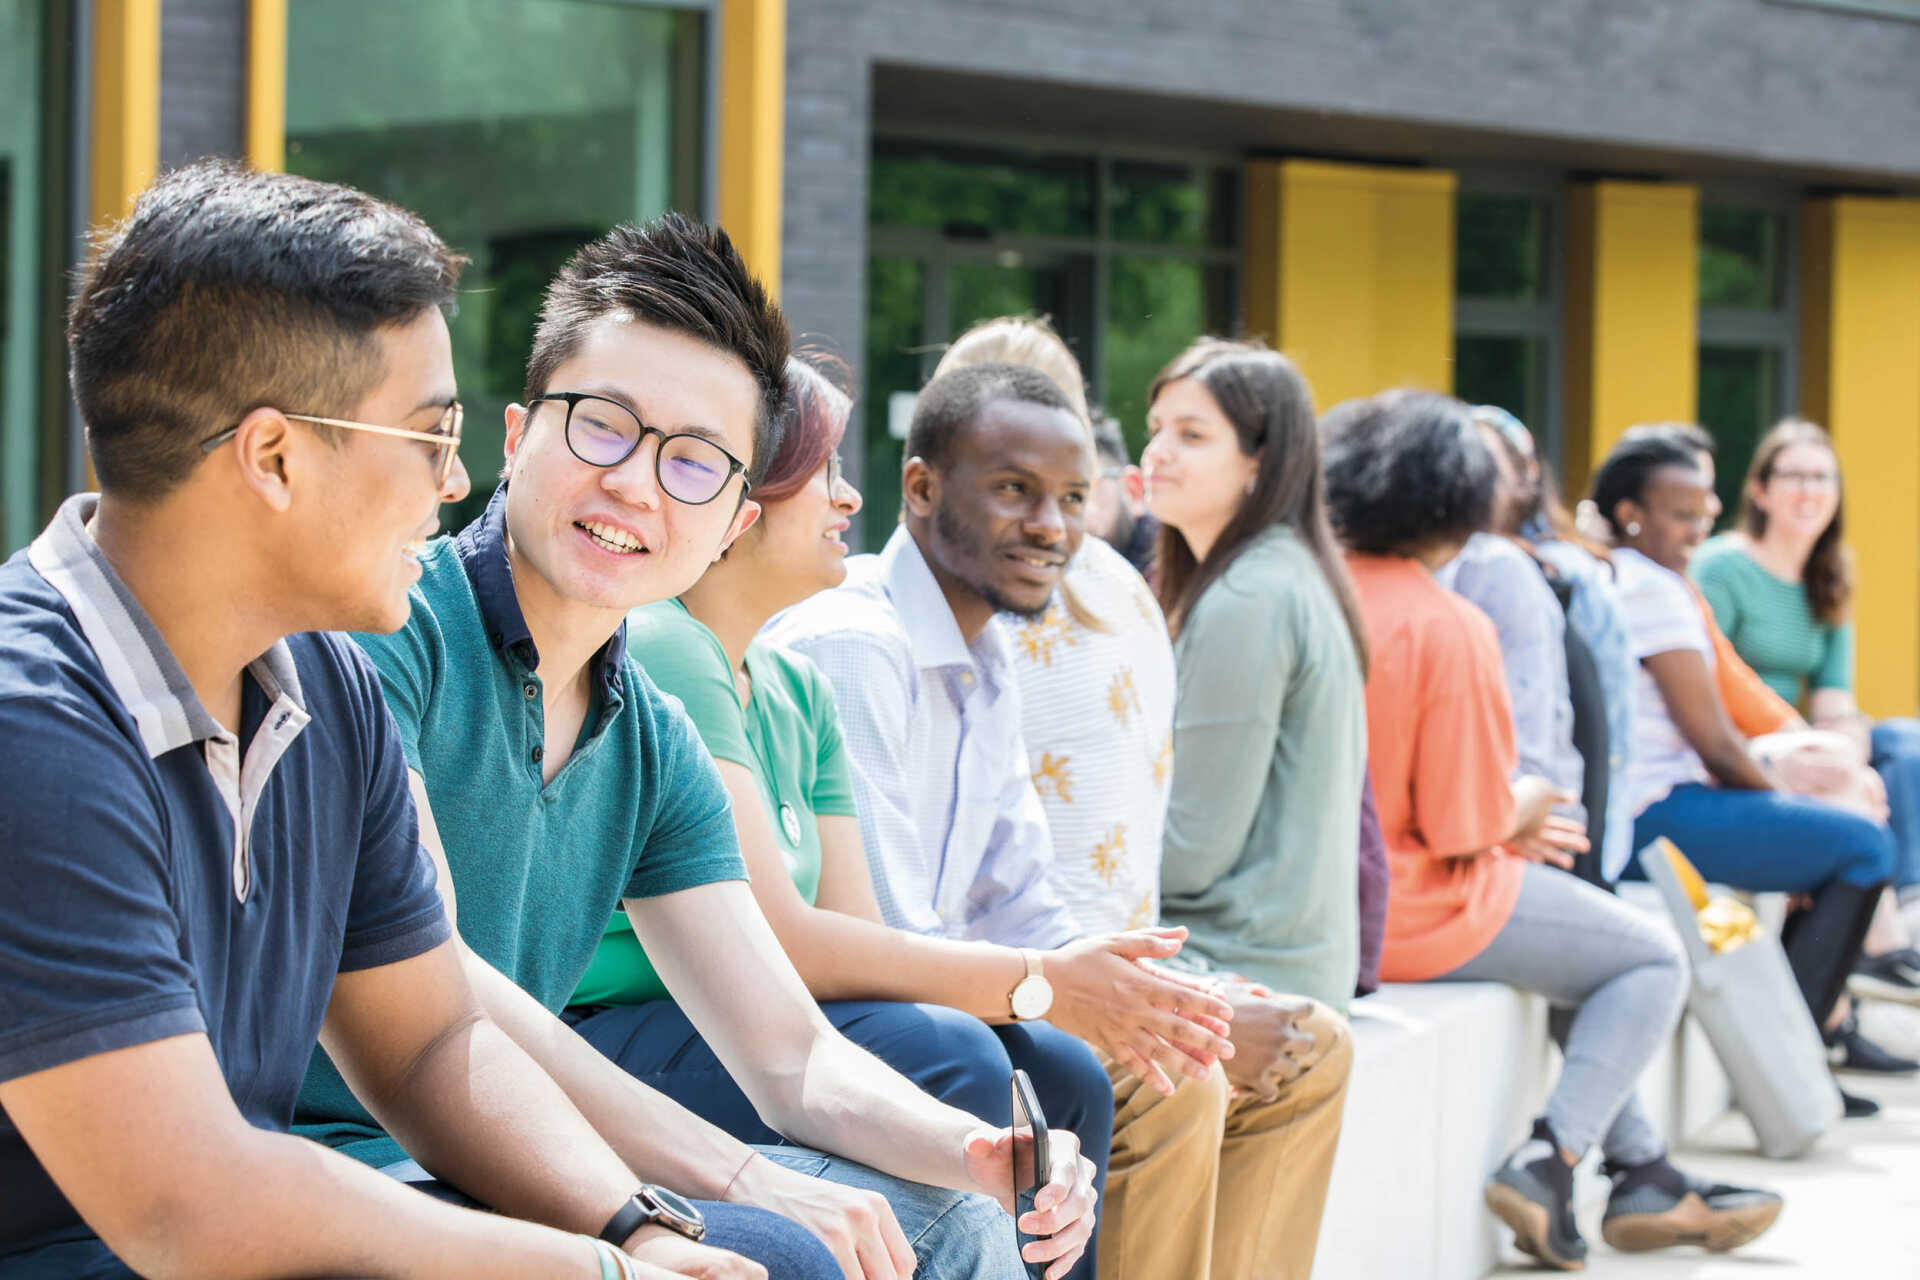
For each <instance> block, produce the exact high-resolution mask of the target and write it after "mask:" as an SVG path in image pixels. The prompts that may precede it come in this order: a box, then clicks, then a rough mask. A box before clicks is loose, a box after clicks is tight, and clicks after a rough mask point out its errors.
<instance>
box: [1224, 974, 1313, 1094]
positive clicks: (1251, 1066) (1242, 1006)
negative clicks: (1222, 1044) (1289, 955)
mask: <svg viewBox="0 0 1920 1280" xmlns="http://www.w3.org/2000/svg"><path fill="white" fill-rule="evenodd" d="M1221 994H1222V995H1224V996H1225V997H1226V998H1227V1000H1228V1002H1229V1003H1231V1004H1232V1005H1233V1047H1234V1050H1235V1052H1234V1055H1233V1057H1232V1058H1230V1059H1228V1061H1227V1064H1226V1072H1227V1083H1228V1084H1231V1085H1232V1086H1233V1087H1234V1088H1235V1089H1237V1090H1239V1091H1241V1092H1242V1093H1251V1094H1253V1095H1254V1096H1255V1097H1257V1098H1259V1099H1261V1100H1262V1101H1263V1102H1272V1101H1273V1100H1274V1099H1276V1098H1278V1097H1279V1096H1280V1086H1281V1085H1283V1084H1287V1083H1290V1082H1291V1081H1293V1080H1296V1079H1298V1078H1299V1076H1300V1073H1301V1072H1302V1071H1304V1070H1306V1068H1307V1064H1308V1063H1310V1062H1312V1061H1313V1059H1314V1057H1315V1055H1316V1054H1317V1053H1318V1052H1319V1048H1320V1046H1319V1045H1317V1044H1315V1043H1314V1039H1313V1033H1312V1032H1310V1031H1307V1030H1306V1029H1305V1028H1304V1027H1303V1026H1302V1025H1301V1024H1302V1023H1303V1022H1304V1021H1305V1020H1306V1018H1307V1016H1308V1015H1309V1014H1311V1013H1312V1012H1313V1001H1311V1000H1309V999H1307V998H1306V997H1305V996H1292V995H1276V994H1275V993H1274V992H1273V991H1271V990H1269V989H1268V988H1266V987H1263V986H1261V985H1260V984H1259V983H1257V982H1248V981H1245V980H1244V979H1240V978H1233V979H1229V980H1228V981H1227V983H1226V984H1225V986H1224V988H1223V989H1222V992H1221Z"/></svg>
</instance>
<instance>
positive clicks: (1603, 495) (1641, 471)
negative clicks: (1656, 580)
mask: <svg viewBox="0 0 1920 1280" xmlns="http://www.w3.org/2000/svg"><path fill="white" fill-rule="evenodd" d="M1662 467H1685V468H1686V469H1687V470H1689V471H1698V470H1699V469H1700V453H1699V450H1698V449H1696V448H1695V447H1694V446H1693V444H1692V443H1690V442H1689V441H1688V440H1687V439H1686V438H1685V437H1684V436H1682V435H1680V434H1679V433H1677V432H1674V431H1669V430H1664V429H1663V430H1657V431H1629V432H1628V433H1627V434H1626V435H1624V436H1622V437H1621V438H1620V443H1619V444H1616V445H1615V446H1613V452H1611V453H1609V454H1608V455H1607V460H1606V461H1605V462H1602V463H1601V464H1600V470H1598V471H1596V472H1595V473H1594V476H1593V505H1594V506H1596V507H1598V508H1599V509H1600V514H1601V515H1602V516H1605V517H1606V521H1607V526H1608V527H1609V528H1611V529H1612V530H1613V536H1614V537H1615V538H1616V539H1623V538H1625V537H1626V536H1627V531H1626V529H1625V528H1623V527H1622V526H1621V524H1620V521H1619V520H1618V519H1617V518H1616V517H1615V516H1614V514H1613V509H1614V508H1615V507H1617V506H1619V505H1620V503H1621V502H1622V501H1623V500H1625V499H1627V498H1631V499H1633V500H1634V501H1635V502H1639V501H1641V500H1642V499H1644V498H1645V496H1646V492H1647V481H1648V480H1649V479H1651V478H1652V476H1653V473H1654V472H1656V471H1658V470H1659V469H1660V468H1662Z"/></svg>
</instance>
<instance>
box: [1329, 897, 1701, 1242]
mask: <svg viewBox="0 0 1920 1280" xmlns="http://www.w3.org/2000/svg"><path fill="white" fill-rule="evenodd" d="M1625 896H1626V897H1627V899H1628V901H1630V902H1633V903H1634V904H1635V905H1636V906H1641V907H1644V908H1645V909H1647V910H1648V911H1649V912H1652V913H1655V914H1657V915H1658V916H1659V917H1660V918H1661V919H1662V920H1665V919H1666V913H1665V910H1664V908H1662V907H1661V905H1660V903H1659V900H1658V898H1657V897H1656V896H1654V895H1653V892H1652V890H1651V888H1650V887H1649V886H1646V885H1628V886H1626V887H1625ZM1352 1023H1353V1033H1354V1048H1355V1055H1354V1068H1353V1080H1352V1083H1351V1084H1350V1085H1349V1087H1348V1091H1347V1107H1346V1120H1345V1123H1344V1126H1343V1128H1342V1131H1341V1136H1340V1148H1339V1152H1338V1154H1337V1155H1336V1156H1335V1158H1334V1165H1333V1180H1332V1185H1331V1186H1330V1187H1329V1189H1328V1196H1327V1212H1326V1217H1325V1219H1324V1221H1323V1224H1322V1226H1321V1230H1320V1249H1319V1254H1318V1256H1317V1258H1316V1260H1315V1266H1314V1272H1313V1274H1314V1280H1376V1278H1385V1277H1391V1278H1392V1280H1481V1277H1483V1276H1485V1275H1487V1273H1488V1272H1490V1271H1491V1270H1493V1268H1494V1267H1495V1265H1496V1264H1497V1263H1498V1261H1499V1257H1500V1253H1499V1250H1500V1248H1501V1247H1502V1237H1503V1235H1504V1232H1503V1231H1502V1229H1501V1228H1500V1227H1499V1226H1498V1224H1497V1223H1495V1222H1494V1220H1493V1219H1492V1217H1491V1216H1490V1215H1489V1214H1488V1213H1487V1212H1486V1210H1485V1208H1484V1207H1483V1206H1482V1204H1481V1199H1480V1197H1481V1190H1482V1188H1483V1187H1484V1186H1485V1183H1486V1178H1487V1175H1488V1174H1489V1173H1490V1172H1491V1171H1492V1170H1493V1168H1494V1167H1495V1166H1496V1165H1497V1164H1498V1163H1499V1162H1500V1160H1501V1158H1502V1157H1503V1156H1505V1155H1506V1153H1507V1152H1508V1151H1509V1150H1511V1149H1512V1148H1513V1146H1514V1145H1515V1144H1516V1143H1518V1142H1519V1141H1520V1139H1521V1138H1522V1137H1524V1136H1525V1134H1526V1132H1527V1130H1528V1128H1529V1127H1530V1126H1531V1124H1532V1122H1533V1118H1534V1117H1535V1116H1537V1115H1539V1114H1540V1112H1541V1110H1542V1108H1543V1107H1544V1105H1545V1102H1546V1097H1547V1093H1548V1090H1549V1089H1550V1087H1551V1085H1552V1082H1553V1080H1554V1079H1555V1078H1556V1075H1557V1072H1558V1070H1559V1053H1558V1051H1557V1050H1556V1049H1554V1048H1553V1046H1552V1044H1551V1042H1550V1041H1549V1039H1548V1036H1547V1009H1546V1002H1545V1001H1543V1000H1541V999H1539V998H1538V997H1535V996H1526V995H1521V994H1520V993H1518V992H1516V991H1514V990H1513V989H1511V988H1509V987H1504V986H1496V985H1493V984H1489V983H1430V984H1420V985H1412V986H1392V985H1390V986H1387V987H1385V988H1383V989H1382V990H1380V991H1378V992H1376V993H1375V994H1373V995H1371V996H1368V997H1367V998H1366V999H1364V1000H1360V1001H1356V1002H1355V1004H1354V1006H1353V1011H1352ZM1641 1099H1642V1101H1643V1102H1645V1103H1646V1105H1647V1109H1648V1113H1649V1115H1650V1116H1651V1117H1652V1119H1653V1122H1654V1124H1655V1125H1657V1126H1659V1127H1660V1129H1661V1130H1662V1131H1663V1132H1664V1133H1665V1134H1666V1136H1667V1137H1668V1138H1669V1139H1670V1140H1672V1141H1676V1142H1677V1141H1681V1140H1684V1139H1685V1138H1687V1137H1690V1136H1692V1135H1694V1134H1696V1133H1699V1132H1700V1131H1701V1130H1702V1129H1703V1128H1705V1127H1706V1126H1707V1125H1708V1124H1710V1123H1711V1122H1712V1121H1714V1120H1715V1119H1717V1118H1718V1117H1719V1116H1720V1115H1722V1114H1723V1113H1724V1112H1725V1111H1726V1109H1727V1107H1728V1106H1729V1105H1730V1103H1731V1094H1730V1093H1729V1090H1728V1086H1727V1080H1726V1076H1725V1075H1724V1074H1723V1073H1722V1072H1721V1070H1720V1065H1719V1063H1718V1061H1717V1060H1716V1059H1715V1058H1714V1056H1713V1051H1712V1048H1711V1047H1710V1046H1709V1045H1708V1044H1707V1042H1706V1038H1705V1036H1703V1035H1702V1034H1701V1032H1700V1030H1699V1028H1698V1027H1697V1026H1695V1025H1694V1024H1693V1022H1692V1020H1691V1019H1688V1020H1686V1021H1685V1022H1683V1023H1682V1025H1681V1028H1680V1030H1679V1031H1678V1032H1677V1033H1676V1034H1675V1035H1674V1037H1673V1038H1672V1040H1671V1041H1670V1042H1669V1043H1668V1044H1667V1046H1666V1047H1665V1048H1664V1049H1663V1050H1662V1052H1661V1054H1660V1055H1659V1057H1657V1058H1656V1059H1655V1060H1654V1061H1653V1062H1652V1063H1651V1064H1650V1065H1649V1066H1648V1069H1647V1072H1646V1074H1645V1075H1644V1076H1643V1077H1642V1079H1641ZM1604 1194H1605V1187H1604V1184H1603V1183H1602V1182H1601V1181H1600V1180H1599V1178H1598V1177H1597V1176H1595V1175H1592V1174H1591V1173H1589V1174H1588V1175H1586V1176H1585V1177H1584V1178H1583V1180H1582V1182H1581V1184H1580V1197H1581V1199H1582V1201H1583V1202H1584V1201H1586V1200H1588V1199H1590V1198H1593V1197H1596V1196H1603V1195H1604Z"/></svg>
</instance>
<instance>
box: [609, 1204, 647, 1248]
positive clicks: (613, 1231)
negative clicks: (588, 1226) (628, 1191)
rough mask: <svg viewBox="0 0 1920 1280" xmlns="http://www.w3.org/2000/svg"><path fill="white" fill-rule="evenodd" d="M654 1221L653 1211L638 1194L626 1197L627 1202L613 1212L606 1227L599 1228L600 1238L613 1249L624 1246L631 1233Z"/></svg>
mask: <svg viewBox="0 0 1920 1280" xmlns="http://www.w3.org/2000/svg"><path fill="white" fill-rule="evenodd" d="M653 1220H654V1212H653V1210H651V1209H649V1208H647V1205H646V1202H645V1201H643V1200H641V1199H640V1197H639V1195H638V1194H635V1195H631V1196H628V1197H627V1202H626V1203H625V1204H623V1205H621V1206H620V1207H619V1208H618V1209H616V1210H615V1211H614V1214H613V1216H612V1217H611V1218H609V1219H607V1225H606V1226H604V1227H602V1228H600V1238H601V1239H602V1240H605V1241H606V1242H607V1243H608V1244H610V1245H612V1246H613V1247H614V1248H616V1249H617V1248H619V1247H620V1246H621V1245H623V1244H625V1243H626V1242H627V1240H628V1239H629V1238H631V1237H632V1235H633V1233H634V1232H636V1231H638V1230H639V1229H640V1228H642V1227H644V1226H646V1225H647V1224H648V1223H649V1222H652V1221H653Z"/></svg>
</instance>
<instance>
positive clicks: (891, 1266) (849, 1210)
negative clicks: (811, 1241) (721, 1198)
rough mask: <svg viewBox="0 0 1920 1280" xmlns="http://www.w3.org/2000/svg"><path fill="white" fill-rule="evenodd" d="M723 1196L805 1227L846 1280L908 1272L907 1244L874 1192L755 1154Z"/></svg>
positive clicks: (892, 1279) (902, 1276) (891, 1279)
mask: <svg viewBox="0 0 1920 1280" xmlns="http://www.w3.org/2000/svg"><path fill="white" fill-rule="evenodd" d="M727 1199H728V1200H730V1201H732V1202H733V1203H735V1204H748V1205H753V1206H754V1207H756V1208H760V1209H769V1210H771V1211H773V1212H774V1213H777V1214H779V1215H780V1216H781V1217H783V1218H790V1219H792V1220H793V1221H795V1222H797V1223H799V1224H800V1225H801V1226H803V1227H805V1228H806V1229H807V1230H808V1231H811V1232H812V1233H813V1234H814V1235H815V1236H816V1237H818V1239H819V1240H820V1242H821V1243H822V1244H824V1245H826V1246H827V1251H828V1252H829V1253H831V1254H832V1255H833V1257H834V1260H835V1261H836V1262H838V1263H839V1264H840V1270H841V1271H842V1272H844V1273H845V1275H846V1280H906V1277H908V1276H911V1275H912V1274H913V1271H914V1265H915V1264H914V1257H913V1246H912V1245H910V1244H908V1243H907V1236H906V1233H905V1232H903V1231H902V1230H900V1224H899V1222H897V1221H895V1219H894V1216H893V1206H891V1205H889V1204H888V1203H887V1198H886V1197H885V1196H883V1195H881V1194H880V1193H879V1192H877V1191H861V1190H858V1189H856V1188H853V1187H843V1186H840V1185H839V1184H837V1183H833V1182H828V1181H827V1180H826V1179H824V1178H809V1177H807V1176H806V1175H805V1174H802V1173H795V1172H794V1171H793V1170H791V1169H787V1168H783V1167H782V1166H780V1165H779V1164H776V1163H775V1162H774V1161H772V1160H768V1159H766V1158H765V1157H763V1156H758V1155H756V1156H754V1157H753V1159H751V1160H749V1161H748V1162H747V1165H746V1167H745V1168H744V1169H742V1170H741V1171H740V1176H739V1177H738V1178H735V1179H734V1181H733V1186H732V1187H731V1188H730V1189H729V1190H728V1192H727Z"/></svg>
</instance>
